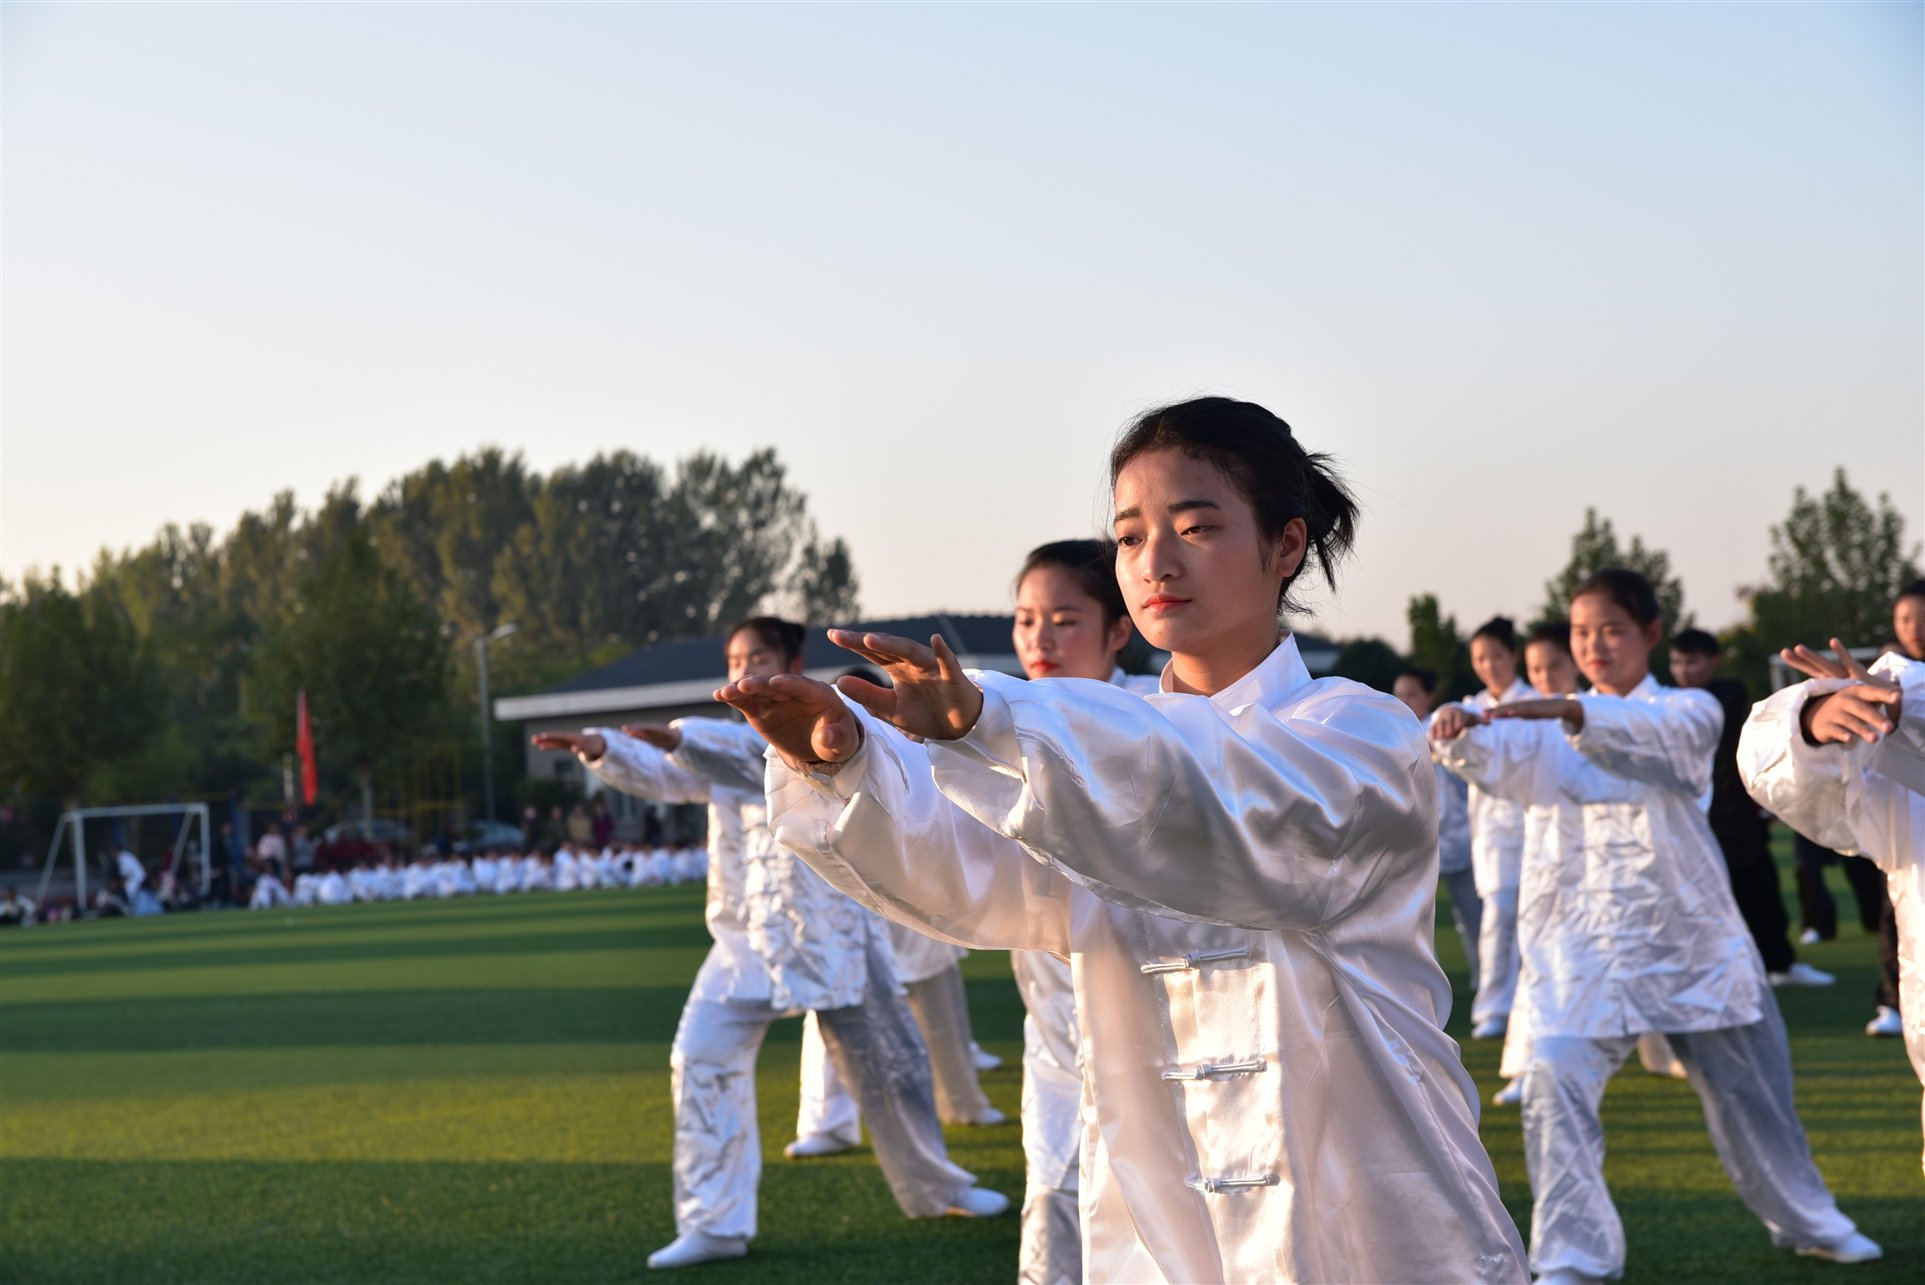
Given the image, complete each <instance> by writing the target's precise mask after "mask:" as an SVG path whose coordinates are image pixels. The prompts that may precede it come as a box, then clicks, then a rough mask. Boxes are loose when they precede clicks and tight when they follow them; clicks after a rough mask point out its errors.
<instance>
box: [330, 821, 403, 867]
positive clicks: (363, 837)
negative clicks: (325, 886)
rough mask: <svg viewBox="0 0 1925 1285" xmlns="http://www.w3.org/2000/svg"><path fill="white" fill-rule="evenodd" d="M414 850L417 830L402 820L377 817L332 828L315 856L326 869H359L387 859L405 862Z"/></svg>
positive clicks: (345, 822)
mask: <svg viewBox="0 0 1925 1285" xmlns="http://www.w3.org/2000/svg"><path fill="white" fill-rule="evenodd" d="M413 847H414V831H412V830H410V829H408V827H407V826H405V825H402V824H401V823H400V822H399V821H390V820H388V819H387V818H385V817H374V818H372V819H370V820H366V821H343V822H341V823H340V824H339V825H331V826H329V827H328V828H327V829H326V830H325V831H323V832H322V834H321V846H320V847H319V848H317V849H315V853H314V855H315V857H316V859H317V860H318V861H319V862H320V864H322V865H323V866H330V865H340V866H359V865H365V864H367V863H368V862H370V861H380V860H382V859H383V858H387V859H391V860H401V859H405V858H406V857H407V855H408V854H409V852H410V851H411V850H412V849H413Z"/></svg>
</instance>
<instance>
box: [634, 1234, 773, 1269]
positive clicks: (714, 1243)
mask: <svg viewBox="0 0 1925 1285" xmlns="http://www.w3.org/2000/svg"><path fill="white" fill-rule="evenodd" d="M748 1252H749V1238H748V1237H747V1236H711V1235H709V1234H708V1233H707V1232H704V1231H692V1232H687V1233H685V1234H683V1235H680V1236H677V1237H676V1238H675V1239H674V1240H672V1241H670V1242H669V1243H668V1244H666V1245H664V1246H662V1247H661V1248H660V1249H658V1250H656V1251H655V1252H654V1253H652V1254H650V1255H649V1256H648V1265H649V1266H650V1267H692V1266H694V1265H695V1264H696V1263H712V1262H714V1261H715V1260H716V1259H718V1258H740V1257H742V1255H744V1254H746V1253H748Z"/></svg>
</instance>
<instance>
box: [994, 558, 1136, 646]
mask: <svg viewBox="0 0 1925 1285" xmlns="http://www.w3.org/2000/svg"><path fill="white" fill-rule="evenodd" d="M1038 567H1061V568H1062V569H1063V570H1064V571H1067V572H1069V573H1070V576H1071V577H1072V578H1073V579H1074V580H1075V581H1076V584H1077V587H1078V588H1080V589H1082V591H1083V592H1084V593H1086V594H1088V595H1089V596H1090V597H1092V598H1094V599H1096V601H1097V604H1098V605H1100V606H1101V607H1102V608H1103V623H1104V624H1105V625H1113V624H1115V623H1116V622H1117V621H1119V620H1121V619H1123V617H1125V616H1127V615H1129V614H1130V612H1129V608H1128V607H1127V606H1125V605H1124V603H1123V591H1122V590H1121V589H1120V588H1118V587H1117V584H1116V545H1115V543H1114V542H1113V541H1110V540H1052V541H1051V542H1050V543H1048V544H1039V545H1037V546H1036V547H1035V548H1033V549H1031V550H1030V551H1029V556H1028V557H1027V558H1024V559H1023V569H1022V570H1021V571H1018V572H1017V573H1016V587H1017V588H1018V589H1020V588H1022V585H1023V581H1024V580H1025V579H1026V578H1027V577H1028V576H1029V573H1030V572H1032V571H1034V570H1036V568H1038Z"/></svg>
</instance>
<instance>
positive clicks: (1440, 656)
mask: <svg viewBox="0 0 1925 1285" xmlns="http://www.w3.org/2000/svg"><path fill="white" fill-rule="evenodd" d="M1404 618H1405V619H1406V620H1407V621H1409V622H1410V663H1411V664H1413V665H1415V666H1417V667H1418V668H1420V669H1428V670H1430V671H1431V672H1432V673H1434V674H1436V675H1437V699H1438V701H1439V702H1443V701H1452V700H1461V699H1462V698H1463V697H1465V696H1468V695H1470V694H1471V693H1472V692H1474V691H1476V690H1477V688H1478V686H1479V684H1478V682H1477V675H1476V674H1474V673H1473V672H1471V667H1470V647H1469V645H1468V644H1467V643H1466V642H1465V641H1464V636H1463V635H1462V634H1460V633H1459V632H1458V631H1457V618H1456V617H1455V616H1446V615H1444V614H1443V609H1442V608H1440V607H1439V606H1438V605H1437V595H1436V594H1431V593H1425V594H1417V595H1415V596H1413V597H1412V598H1411V600H1410V604H1409V606H1407V607H1406V608H1405V609H1404Z"/></svg>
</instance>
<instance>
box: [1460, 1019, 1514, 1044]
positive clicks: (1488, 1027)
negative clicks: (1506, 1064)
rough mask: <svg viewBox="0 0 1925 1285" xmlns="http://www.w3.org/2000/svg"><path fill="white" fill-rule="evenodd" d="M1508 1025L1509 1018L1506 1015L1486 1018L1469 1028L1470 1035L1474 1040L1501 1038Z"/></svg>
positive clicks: (1509, 1022) (1508, 1027) (1509, 1023)
mask: <svg viewBox="0 0 1925 1285" xmlns="http://www.w3.org/2000/svg"><path fill="white" fill-rule="evenodd" d="M1510 1026H1511V1019H1510V1018H1508V1017H1492V1018H1486V1019H1485V1020H1484V1021H1481V1022H1479V1023H1478V1024H1477V1025H1475V1026H1473V1027H1471V1028H1470V1037H1471V1038H1472V1039H1474V1040H1501V1039H1503V1038H1504V1032H1505V1031H1507V1030H1509V1029H1510Z"/></svg>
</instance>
